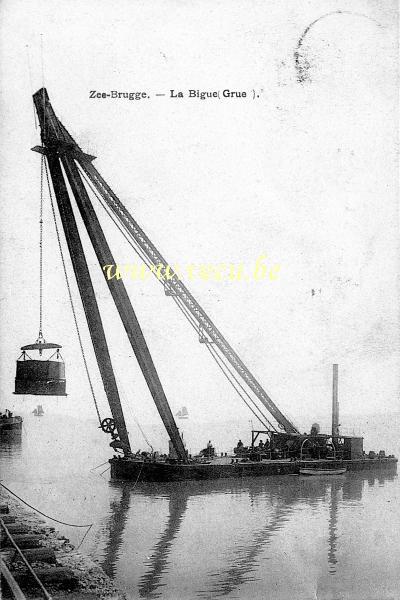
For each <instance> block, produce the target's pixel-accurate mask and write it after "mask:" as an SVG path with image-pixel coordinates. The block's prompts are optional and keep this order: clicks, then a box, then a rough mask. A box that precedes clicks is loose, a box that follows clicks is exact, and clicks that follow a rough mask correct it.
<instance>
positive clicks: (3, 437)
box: [0, 429, 22, 458]
mask: <svg viewBox="0 0 400 600" xmlns="http://www.w3.org/2000/svg"><path fill="white" fill-rule="evenodd" d="M21 446H22V429H8V430H7V429H6V430H4V429H1V430H0V454H1V455H2V456H3V457H5V458H11V457H15V456H19V455H20V454H21Z"/></svg>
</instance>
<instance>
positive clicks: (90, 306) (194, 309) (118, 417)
mask: <svg viewBox="0 0 400 600" xmlns="http://www.w3.org/2000/svg"><path fill="white" fill-rule="evenodd" d="M33 101H34V104H35V107H36V111H37V114H38V117H39V123H40V129H41V141H42V144H41V146H35V147H34V148H33V150H34V151H36V152H39V153H41V154H43V155H45V157H46V159H47V165H48V170H47V167H46V174H47V175H49V176H50V178H51V181H52V186H53V190H54V194H55V197H56V200H57V204H58V209H59V213H60V217H61V222H62V226H63V229H64V234H65V238H66V241H67V246H68V250H69V253H70V256H71V260H72V265H73V269H74V273H75V277H76V280H77V284H78V288H79V292H80V295H81V298H82V303H83V307H84V311H85V315H86V320H87V323H88V328H89V332H90V336H91V340H92V343H93V347H94V351H95V355H96V359H97V363H98V365H99V370H100V374H101V377H102V380H103V385H104V389H105V392H106V395H107V399H108V402H109V405H110V409H111V413H112V419H105V420H103V424H102V427H103V429H104V430H106V431H107V432H109V433H111V434H113V437H114V442H115V444H114V447H117V446H118V445H119V448H120V449H122V450H123V451H124V452H125V453H127V454H129V453H130V452H131V449H130V442H129V438H128V432H127V429H126V424H125V420H124V415H123V411H122V407H121V401H120V397H119V392H118V387H117V383H116V380H115V375H114V371H113V367H112V364H111V359H110V354H109V351H108V345H107V340H106V337H105V333H104V328H103V324H102V319H101V315H100V310H99V307H98V304H97V300H96V295H95V292H94V288H93V284H92V280H91V277H90V273H89V269H88V265H87V261H86V258H85V254H84V251H83V246H82V242H81V239H80V235H79V231H78V226H77V222H76V219H75V216H74V213H73V209H72V205H71V199H70V195H69V193H68V188H67V183H66V180H67V181H68V184H69V187H70V189H71V191H72V194H73V197H74V198H75V201H76V204H77V206H78V209H79V212H80V215H81V218H82V220H83V223H84V225H85V227H86V230H87V232H88V235H89V238H90V240H91V243H92V246H93V248H94V251H95V253H96V256H97V259H98V262H99V264H100V267H101V268H102V270H103V267H104V265H114V264H115V261H114V258H113V255H112V252H111V250H110V247H109V245H108V243H107V240H106V237H105V235H104V232H103V230H102V228H101V225H100V223H99V220H98V217H97V215H96V212H95V210H94V208H93V205H92V202H91V200H90V197H89V194H88V191H87V189H86V187H85V182H84V181H86V184H87V185H89V186H90V188H91V189H92V191H93V192H94V193H95V194H96V195H97V197H98V198H99V200H101V201H103V203H104V204H105V206H106V207H107V209H108V210H109V212H110V213H111V215H112V216H113V217H114V220H115V222H116V223H117V224H118V225H119V227H120V229H121V230H122V231H123V233H124V234H125V236H127V237H128V238H129V240H130V241H131V242H132V243H134V244H135V246H136V248H137V249H138V251H139V252H140V255H141V257H142V258H143V260H144V261H145V263H146V264H147V265H149V266H150V267H153V268H152V271H153V272H156V271H157V269H158V278H159V279H160V277H159V270H160V269H159V268H160V265H162V268H163V269H165V268H166V266H167V265H169V264H170V263H168V261H167V260H166V259H165V258H164V257H163V256H162V254H161V253H160V252H159V251H158V250H157V248H156V246H155V245H154V244H153V243H152V242H151V240H150V239H149V238H148V236H147V235H146V234H145V232H144V231H143V229H142V228H141V227H140V226H139V225H138V223H137V222H136V220H135V219H134V218H133V216H132V215H131V214H130V213H129V211H128V210H127V208H126V207H125V206H124V205H123V204H122V202H121V201H120V200H119V198H118V197H117V196H116V194H115V193H114V192H113V191H112V189H111V188H110V187H109V185H108V184H107V183H106V182H105V181H104V179H103V178H102V176H101V175H100V173H99V172H98V171H97V169H96V168H95V167H94V165H93V160H94V159H95V157H94V156H92V155H89V154H86V153H85V152H83V151H82V149H81V148H80V147H79V146H78V144H77V143H76V142H75V140H74V139H73V138H72V136H71V135H70V134H69V133H68V131H67V129H66V128H65V126H64V125H63V124H62V123H61V121H60V120H59V119H58V118H57V116H56V114H55V112H54V110H53V108H52V106H51V103H50V100H49V97H48V94H47V91H46V89H45V88H42V89H40V90H38V91H37V92H36V93H35V94H34V96H33ZM103 272H104V271H103ZM164 274H165V273H164ZM161 279H162V284H163V285H164V288H165V293H166V294H167V295H168V296H172V297H173V298H174V300H175V301H176V302H177V304H178V305H179V307H180V308H181V310H182V311H183V312H184V313H185V316H186V317H187V318H188V320H189V321H190V322H191V324H192V325H194V326H195V327H196V329H197V331H198V333H199V335H201V338H200V341H203V342H205V343H206V345H207V346H209V347H210V346H211V345H212V349H211V351H212V352H213V353H218V355H219V357H220V359H222V360H223V361H224V363H223V365H224V367H225V369H226V368H229V373H230V374H231V375H232V376H233V377H234V380H235V381H236V384H237V385H238V386H239V387H240V389H242V390H243V392H244V393H245V394H246V395H247V397H248V398H250V396H249V390H250V391H251V392H252V393H253V394H254V396H255V399H256V400H258V401H259V403H260V404H261V405H262V407H263V409H264V410H263V409H262V408H260V407H259V406H256V405H255V402H254V399H251V402H252V403H253V405H254V406H256V410H257V414H256V416H258V418H259V419H260V421H261V422H262V423H263V424H264V425H268V426H270V427H272V428H273V429H275V426H273V425H272V424H271V423H270V421H269V419H268V416H267V414H266V411H268V413H269V415H272V417H273V418H274V419H275V420H276V422H277V424H278V426H279V427H280V428H281V429H282V430H283V431H285V432H287V433H289V434H296V433H298V431H297V429H296V427H295V426H294V424H293V423H292V422H291V421H290V420H289V419H288V418H287V417H286V416H285V415H284V414H283V413H282V412H281V411H280V410H279V408H278V407H277V406H276V404H275V403H274V402H273V401H272V399H271V398H270V396H269V395H268V394H267V392H266V391H265V390H264V388H263V387H262V385H261V384H260V383H259V381H258V380H257V379H256V378H255V376H254V375H253V374H252V373H251V371H250V370H249V369H248V368H247V367H246V365H245V364H244V362H243V361H242V360H241V358H240V357H239V356H238V354H237V353H236V352H235V350H234V349H233V348H232V347H231V345H230V344H229V343H228V342H227V340H226V339H225V337H224V336H223V335H222V333H221V332H220V331H219V330H218V329H217V327H216V326H215V325H214V323H213V322H212V320H211V319H210V318H209V316H208V315H207V314H206V312H205V311H204V310H203V308H202V307H201V306H200V304H199V303H198V302H197V301H196V300H195V298H194V297H193V296H192V294H191V293H190V292H189V290H188V289H187V287H186V286H185V285H184V284H183V283H182V281H181V280H180V279H179V278H178V277H177V276H176V274H175V273H174V272H173V271H170V272H169V276H168V279H167V278H165V279H163V278H161ZM106 281H107V285H108V287H109V290H110V292H111V295H112V298H113V300H114V302H115V305H116V307H117V310H118V312H119V315H120V318H121V320H122V323H123V325H124V328H125V331H126V333H127V336H128V338H129V341H130V343H131V346H132V348H133V351H134V353H135V356H136V359H137V361H138V363H139V366H140V368H141V370H142V373H143V375H144V377H145V380H146V383H147V385H148V387H149V390H150V392H151V394H152V397H153V400H154V402H155V404H156V407H157V409H158V412H159V414H160V417H161V419H162V421H163V423H164V426H165V428H166V430H167V432H168V435H169V437H170V439H171V441H172V444H173V447H174V449H175V451H176V454H177V456H178V459H179V460H180V461H183V462H186V461H187V460H188V458H187V452H186V449H185V447H184V444H183V441H182V439H181V436H180V434H179V430H178V427H177V425H176V423H175V419H174V416H173V414H172V412H171V409H170V406H169V404H168V400H167V398H166V395H165V393H164V390H163V387H162V384H161V381H160V379H159V376H158V373H157V370H156V367H155V365H154V362H153V359H152V357H151V354H150V351H149V348H148V346H147V343H146V340H145V338H144V335H143V332H142V330H141V327H140V324H139V321H138V319H137V317H136V314H135V311H134V309H133V306H132V303H131V301H130V299H129V296H128V294H127V291H126V289H125V285H124V283H123V281H122V279H120V278H117V277H113V278H107V277H106ZM220 364H221V363H220ZM225 372H226V371H225ZM246 404H248V402H247V401H246ZM252 410H254V409H252ZM275 430H276V429H275ZM117 438H118V439H117Z"/></svg>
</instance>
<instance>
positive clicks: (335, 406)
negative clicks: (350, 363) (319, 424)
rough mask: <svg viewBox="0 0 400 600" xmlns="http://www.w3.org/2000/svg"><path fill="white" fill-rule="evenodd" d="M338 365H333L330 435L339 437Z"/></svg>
mask: <svg viewBox="0 0 400 600" xmlns="http://www.w3.org/2000/svg"><path fill="white" fill-rule="evenodd" d="M338 372H339V367H338V365H333V385H332V437H339V402H338Z"/></svg>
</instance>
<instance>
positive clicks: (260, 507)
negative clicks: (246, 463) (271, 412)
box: [0, 415, 400, 600]
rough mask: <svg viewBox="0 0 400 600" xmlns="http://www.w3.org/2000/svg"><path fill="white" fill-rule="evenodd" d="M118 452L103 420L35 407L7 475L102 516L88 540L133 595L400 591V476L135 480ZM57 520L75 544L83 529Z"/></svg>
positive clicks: (8, 450) (379, 599)
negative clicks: (116, 477)
mask: <svg viewBox="0 0 400 600" xmlns="http://www.w3.org/2000/svg"><path fill="white" fill-rule="evenodd" d="M109 456H110V452H109V449H108V447H107V438H106V437H105V436H104V435H103V434H101V433H100V432H98V430H97V429H96V428H95V427H90V426H88V424H87V423H81V422H79V421H78V420H76V421H74V420H71V419H69V418H65V417H60V416H52V417H51V418H50V416H46V417H43V418H34V417H33V416H30V415H27V416H26V418H25V421H24V429H23V431H22V435H21V436H20V437H19V438H18V437H17V438H14V439H10V438H4V439H3V440H2V442H1V445H0V467H1V473H2V481H3V483H4V484H6V485H7V486H9V487H10V488H11V489H12V490H13V491H14V492H16V493H17V494H19V495H21V496H22V497H23V498H24V499H25V500H27V501H28V502H29V503H31V504H33V505H34V506H37V507H39V508H40V509H41V510H42V511H43V512H45V513H47V514H49V515H51V516H54V517H56V518H58V519H60V520H63V521H66V522H68V523H75V524H85V523H93V528H92V530H91V531H90V533H89V535H88V536H87V537H86V539H85V540H84V543H83V545H82V548H81V549H82V551H84V552H86V553H88V554H90V555H91V556H92V557H93V558H94V559H95V560H96V561H97V562H99V563H100V564H101V565H102V566H103V568H104V570H105V571H106V572H107V573H108V574H109V575H110V576H111V577H112V578H114V579H115V580H116V582H117V583H118V584H119V586H120V587H122V588H123V589H124V590H125V591H126V592H127V595H128V597H129V598H132V599H134V598H135V599H136V598H161V599H171V600H172V599H183V600H186V599H191V598H199V599H209V598H239V599H245V600H247V599H249V600H252V599H257V600H258V599H260V600H261V599H267V598H268V599H269V598H271V599H277V600H289V599H294V600H315V599H316V598H317V599H318V600H328V599H329V600H339V599H351V600H352V599H357V598H360V599H361V598H362V599H363V600H388V599H395V598H397V597H398V596H397V594H398V592H397V590H399V589H400V575H399V569H398V565H399V564H400V560H399V559H400V550H399V544H398V534H399V532H400V511H399V496H400V487H399V481H398V478H397V475H395V474H390V473H386V474H383V473H367V474H357V473H348V474H346V475H345V476H335V477H313V478H307V477H299V476H282V477H273V478H248V479H244V480H242V481H229V480H221V481H218V482H189V483H183V484H144V483H140V482H138V483H137V484H136V485H134V484H133V483H121V482H111V481H109V471H106V472H105V473H104V472H103V471H104V469H107V467H108V465H107V463H106V464H104V465H102V466H99V465H100V464H101V463H103V462H105V461H107V459H108V458H109ZM96 467H98V468H96ZM90 469H92V470H90ZM101 473H102V475H100V474H101ZM57 529H59V530H60V531H61V532H62V533H63V534H64V535H66V536H67V537H68V538H70V539H71V541H72V542H73V543H74V544H79V543H80V540H81V539H82V536H83V533H84V530H83V529H77V528H73V527H67V526H62V525H57Z"/></svg>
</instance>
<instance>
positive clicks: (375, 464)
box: [110, 456, 397, 482]
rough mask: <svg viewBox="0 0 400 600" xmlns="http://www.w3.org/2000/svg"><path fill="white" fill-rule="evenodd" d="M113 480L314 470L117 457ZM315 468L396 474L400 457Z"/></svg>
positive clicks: (294, 464)
mask: <svg viewBox="0 0 400 600" xmlns="http://www.w3.org/2000/svg"><path fill="white" fill-rule="evenodd" d="M110 465H111V478H112V479H123V480H128V481H138V480H140V481H149V482H150V481H153V482H155V481H163V482H167V481H175V482H177V481H189V480H202V481H204V480H210V479H242V478H243V477H271V476H275V475H299V474H300V469H303V468H310V466H311V465H310V461H291V460H262V461H250V460H249V461H246V462H234V463H231V462H229V463H226V462H225V463H224V462H219V461H218V460H215V461H211V462H210V463H209V464H201V463H196V462H193V463H188V464H169V463H165V462H157V461H140V460H135V459H133V458H129V457H122V456H115V457H113V458H111V459H110ZM312 467H313V468H316V467H318V468H319V469H321V470H324V469H343V468H345V469H346V471H374V472H376V471H385V472H396V470H397V458H395V457H385V458H373V459H369V458H365V459H355V460H343V461H330V460H318V461H315V462H314V461H313V465H312Z"/></svg>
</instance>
